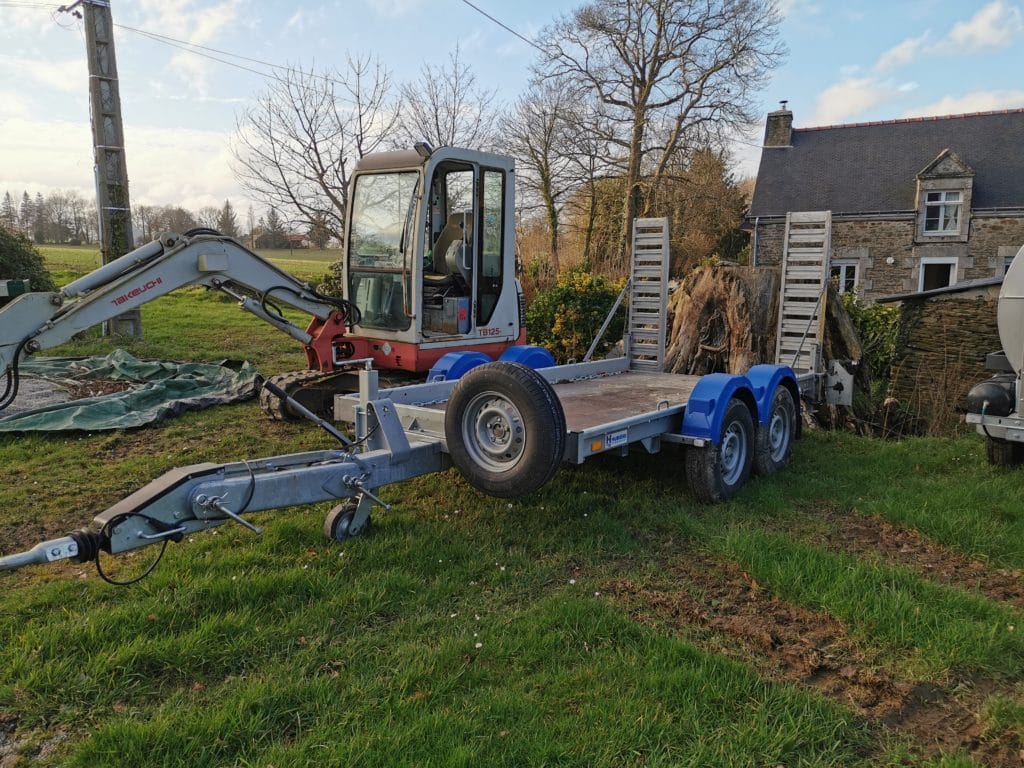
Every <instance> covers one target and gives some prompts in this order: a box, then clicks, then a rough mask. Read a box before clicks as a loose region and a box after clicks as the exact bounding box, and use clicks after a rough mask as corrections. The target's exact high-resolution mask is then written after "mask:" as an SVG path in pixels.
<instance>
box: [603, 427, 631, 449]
mask: <svg viewBox="0 0 1024 768" xmlns="http://www.w3.org/2000/svg"><path fill="white" fill-rule="evenodd" d="M628 442H629V430H628V429H620V430H619V431H618V432H609V433H608V434H607V435H605V436H604V447H605V450H607V449H608V448H616V447H618V446H620V445H625V444H626V443H628Z"/></svg>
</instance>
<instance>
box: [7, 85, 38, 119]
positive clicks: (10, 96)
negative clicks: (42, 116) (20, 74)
mask: <svg viewBox="0 0 1024 768" xmlns="http://www.w3.org/2000/svg"><path fill="white" fill-rule="evenodd" d="M30 113H31V107H30V106H29V103H28V100H27V99H26V98H25V97H24V96H23V95H22V94H20V93H16V92H15V91H8V90H0V119H2V118H5V117H28V115H29V114H30Z"/></svg>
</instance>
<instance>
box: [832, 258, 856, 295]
mask: <svg viewBox="0 0 1024 768" xmlns="http://www.w3.org/2000/svg"><path fill="white" fill-rule="evenodd" d="M858 264H859V262H858V260H857V259H833V260H832V262H831V264H829V277H831V279H832V284H833V285H835V287H836V290H837V291H839V292H840V293H853V292H854V291H855V290H857V266H858Z"/></svg>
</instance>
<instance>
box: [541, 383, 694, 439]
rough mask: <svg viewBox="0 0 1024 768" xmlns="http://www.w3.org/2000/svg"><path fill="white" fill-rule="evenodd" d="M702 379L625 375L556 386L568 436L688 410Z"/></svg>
mask: <svg viewBox="0 0 1024 768" xmlns="http://www.w3.org/2000/svg"><path fill="white" fill-rule="evenodd" d="M700 378H701V377H700V376H686V375H683V374H675V373H653V372H646V371H644V372H641V371H625V372H623V373H617V374H611V375H607V376H598V377H595V378H593V379H584V380H582V381H565V382H561V383H558V384H555V385H554V388H555V393H556V394H557V395H558V399H559V400H560V401H561V402H562V409H563V410H564V411H565V423H566V428H567V430H568V431H569V432H585V431H587V430H591V429H594V428H595V427H600V426H602V425H604V424H608V423H610V422H611V423H615V422H620V421H622V420H624V419H631V418H633V417H635V416H637V415H638V414H642V413H650V412H652V411H658V410H660V409H664V408H665V407H666V405H667V406H685V405H686V401H687V400H688V399H689V398H690V393H691V392H692V391H693V388H694V387H695V386H697V382H698V381H700Z"/></svg>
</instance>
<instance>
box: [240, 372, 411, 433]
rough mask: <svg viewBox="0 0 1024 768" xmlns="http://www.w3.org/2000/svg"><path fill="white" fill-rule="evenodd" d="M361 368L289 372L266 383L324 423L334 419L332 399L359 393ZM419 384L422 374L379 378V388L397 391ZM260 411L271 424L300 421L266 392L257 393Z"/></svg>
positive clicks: (394, 373)
mask: <svg viewBox="0 0 1024 768" xmlns="http://www.w3.org/2000/svg"><path fill="white" fill-rule="evenodd" d="M361 367H362V365H361V364H358V365H354V366H353V367H352V368H350V369H344V370H339V371H331V372H330V373H323V372H322V371H311V370H306V371H289V372H287V373H279V374H278V375H276V376H271V377H270V378H269V381H270V382H271V383H273V384H276V385H277V386H278V387H280V388H281V389H283V390H284V391H285V392H286V393H287V394H288V395H289V396H290V397H293V398H295V399H296V400H298V401H299V403H301V404H302V405H303V406H305V407H306V408H308V409H309V410H311V411H312V412H313V413H315V414H317V415H318V416H320V417H322V418H325V419H332V418H333V417H334V396H335V395H346V394H349V393H352V392H356V391H358V389H359V379H358V376H357V373H356V372H357V371H358V370H359V368H361ZM422 381H423V374H416V373H406V372H404V371H388V372H387V373H385V374H382V375H381V377H380V386H382V387H399V386H403V385H405V384H417V383H420V382H422ZM260 408H261V409H262V410H263V412H264V413H265V414H266V415H267V416H269V417H270V418H272V419H274V420H275V421H296V420H299V419H301V418H303V417H302V416H301V415H300V414H297V413H293V412H292V410H291V409H290V408H289V407H288V404H287V403H286V402H283V401H282V400H280V399H279V398H278V397H276V396H275V395H274V394H273V393H271V392H270V390H268V389H265V388H261V389H260Z"/></svg>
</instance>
